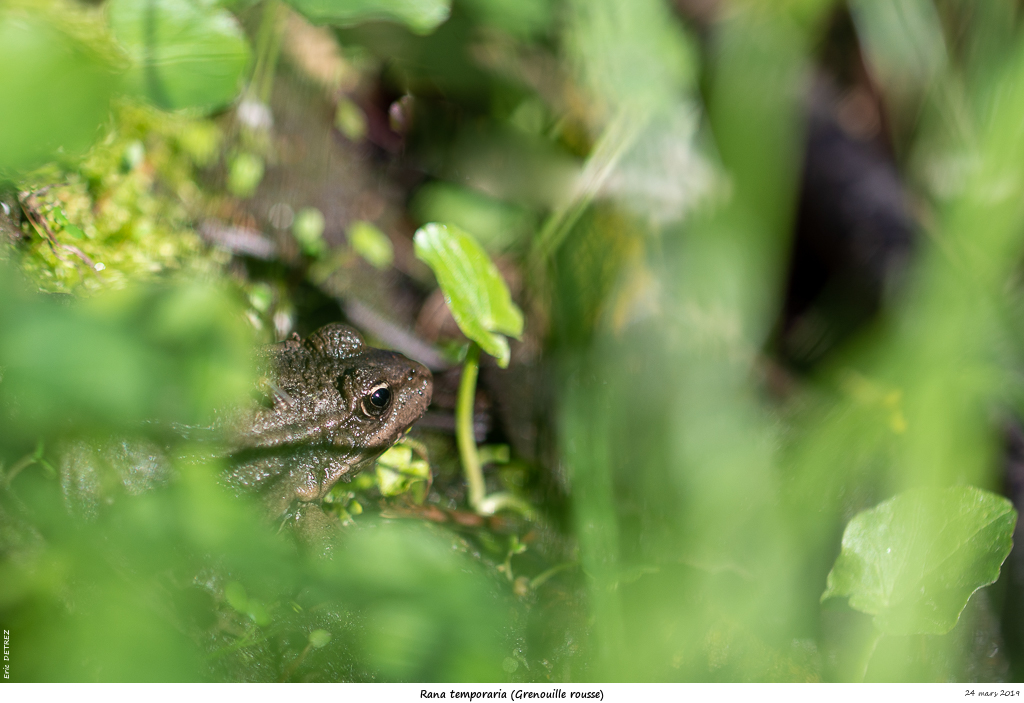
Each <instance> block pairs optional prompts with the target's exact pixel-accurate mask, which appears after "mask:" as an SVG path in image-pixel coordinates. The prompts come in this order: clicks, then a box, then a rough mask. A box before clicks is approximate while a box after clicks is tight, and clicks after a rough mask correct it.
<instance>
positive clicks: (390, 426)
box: [226, 323, 433, 515]
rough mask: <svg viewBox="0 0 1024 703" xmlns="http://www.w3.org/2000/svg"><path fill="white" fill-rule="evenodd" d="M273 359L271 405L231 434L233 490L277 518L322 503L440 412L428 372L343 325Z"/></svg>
mask: <svg viewBox="0 0 1024 703" xmlns="http://www.w3.org/2000/svg"><path fill="white" fill-rule="evenodd" d="M267 356H268V357H269V358H268V361H269V366H270V371H271V378H270V379H269V380H268V381H267V383H266V387H267V390H268V394H267V395H268V402H267V403H266V404H265V405H264V406H263V407H259V408H257V409H255V410H253V411H252V412H250V413H247V414H244V415H242V416H241V417H240V418H239V419H238V420H236V421H235V422H234V423H232V424H233V427H232V429H231V430H229V433H228V434H229V441H230V450H231V452H230V468H229V470H228V472H227V474H226V479H227V481H228V483H229V484H231V485H232V486H234V487H235V488H236V489H239V490H244V491H257V492H259V493H261V494H262V495H264V496H265V498H266V501H267V507H268V508H269V509H270V511H271V513H272V514H274V515H280V514H282V513H284V512H286V511H287V510H288V509H289V507H290V506H295V504H296V501H297V502H298V504H299V506H300V507H301V505H302V504H304V503H316V502H319V501H320V500H322V499H323V497H324V496H325V495H326V494H327V492H328V491H329V490H330V489H331V487H332V486H333V485H334V484H335V483H337V482H338V480H339V479H343V478H344V479H346V480H347V479H348V478H350V477H351V476H353V475H354V474H356V473H357V472H358V471H360V470H361V469H362V468H364V467H365V466H367V465H369V464H371V463H372V462H373V461H374V460H375V459H376V458H377V457H378V456H380V454H381V453H383V452H384V451H385V450H386V449H388V447H390V446H391V445H393V444H394V443H395V442H397V441H398V439H399V438H400V437H401V436H402V435H403V434H404V433H405V431H406V430H407V429H408V428H409V426H410V425H412V423H414V422H415V421H416V420H418V419H419V418H420V417H421V416H422V415H423V413H424V412H425V411H426V409H427V406H428V405H429V404H430V396H431V392H432V389H433V380H432V377H431V375H430V371H429V370H427V368H426V367H425V366H423V365H422V364H419V363H417V362H415V361H411V360H410V359H407V358H406V357H404V356H402V355H401V354H398V353H396V352H391V351H385V350H382V349H374V348H373V347H368V346H367V345H366V344H365V343H364V342H363V338H362V337H361V336H360V335H359V333H358V332H356V331H355V330H354V329H352V328H351V327H347V326H346V325H342V324H338V323H334V324H330V325H326V326H325V327H321V328H320V329H318V330H317V331H316V332H314V333H313V334H311V335H309V337H307V338H306V339H305V340H304V341H303V340H302V339H300V338H299V336H298V335H293V336H292V338H291V339H289V340H287V341H285V342H282V343H281V344H278V345H275V346H274V347H272V348H271V349H270V351H269V352H268V354H267Z"/></svg>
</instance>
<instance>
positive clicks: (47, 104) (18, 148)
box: [0, 10, 119, 170]
mask: <svg viewBox="0 0 1024 703" xmlns="http://www.w3.org/2000/svg"><path fill="white" fill-rule="evenodd" d="M0 66H2V67H3V70H0V96H3V97H2V98H0V135H3V136H2V137H0V170H6V169H22V168H31V167H32V166H35V165H37V164H39V163H40V162H42V161H45V160H47V159H49V158H50V157H51V156H52V155H53V153H54V152H55V151H56V150H57V149H60V148H63V150H64V151H65V152H69V151H75V150H78V149H82V148H85V147H87V146H88V145H89V143H90V142H92V141H93V140H94V139H95V138H96V137H97V136H98V134H97V127H98V126H99V125H100V123H102V122H103V121H104V120H105V119H106V118H107V111H108V105H109V103H110V98H111V96H112V95H113V93H114V92H115V90H116V89H117V87H118V80H119V77H118V75H117V73H116V71H115V68H114V66H113V64H112V62H111V61H109V60H107V59H106V58H105V57H104V56H102V55H100V54H99V53H97V52H96V51H95V50H94V49H93V47H90V46H87V45H85V44H84V43H83V42H81V41H79V40H78V39H76V38H75V37H72V36H70V35H68V34H67V33H65V32H64V31H62V30H61V29H60V28H58V27H56V26H54V25H53V24H52V23H51V22H49V21H47V19H45V18H43V17H39V16H36V15H33V14H31V13H27V12H21V11H17V10H11V11H3V12H0Z"/></svg>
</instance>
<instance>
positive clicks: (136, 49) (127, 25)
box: [107, 0, 249, 110]
mask: <svg viewBox="0 0 1024 703" xmlns="http://www.w3.org/2000/svg"><path fill="white" fill-rule="evenodd" d="M107 11H108V16H109V17H110V26H111V29H113V31H114V35H115V36H116V37H117V39H118V41H120V42H121V44H122V45H123V46H124V47H125V49H127V50H128V53H129V54H130V55H131V57H132V58H133V59H134V62H135V66H134V68H133V70H132V72H131V79H132V82H133V84H134V87H135V89H136V90H138V91H139V92H140V93H141V94H142V95H145V96H146V98H147V99H148V100H150V101H151V102H152V103H153V104H155V105H157V106H159V107H162V108H165V109H179V108H185V107H195V108H201V109H204V110H214V109H216V108H219V107H222V106H224V105H226V104H227V103H229V102H231V101H232V100H234V98H235V96H236V95H238V91H239V89H240V88H241V81H242V78H243V74H244V72H245V68H246V66H247V65H248V63H249V44H248V42H247V41H246V39H245V35H244V34H243V33H242V30H241V28H239V26H238V23H237V22H235V19H234V17H232V16H231V14H230V13H228V12H226V11H225V10H221V9H218V8H217V7H214V6H211V5H209V4H204V3H200V2H196V1H195V0H111V2H110V4H109V5H108V10H107Z"/></svg>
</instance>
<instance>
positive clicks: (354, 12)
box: [289, 0, 451, 33]
mask: <svg viewBox="0 0 1024 703" xmlns="http://www.w3.org/2000/svg"><path fill="white" fill-rule="evenodd" d="M289 4H290V5H291V6H292V7H294V8H295V9H296V10H298V11H299V12H301V13H302V14H304V15H306V16H307V17H309V18H310V19H311V20H313V21H315V22H324V23H330V24H336V25H339V26H346V25H353V24H358V23H360V22H366V21H367V20H395V21H399V22H404V23H405V24H407V25H408V26H409V28H410V29H412V30H413V31H415V32H422V33H427V32H430V31H431V30H433V29H435V28H436V27H437V25H439V24H441V23H442V22H444V21H445V20H446V19H448V13H449V10H450V8H451V2H450V0H290V1H289Z"/></svg>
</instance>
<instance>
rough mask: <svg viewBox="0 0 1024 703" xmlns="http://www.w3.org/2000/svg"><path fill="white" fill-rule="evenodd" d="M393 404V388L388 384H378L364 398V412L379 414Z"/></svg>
mask: <svg viewBox="0 0 1024 703" xmlns="http://www.w3.org/2000/svg"><path fill="white" fill-rule="evenodd" d="M390 404H391V389H389V388H388V387H387V386H378V387H377V388H374V389H373V390H372V391H370V393H369V394H368V395H367V396H366V397H365V398H363V412H364V413H366V414H367V415H373V416H377V415H380V414H381V413H382V412H384V410H385V409H387V407H388V405H390Z"/></svg>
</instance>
